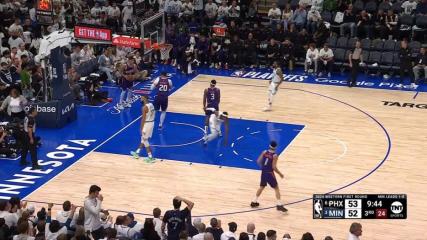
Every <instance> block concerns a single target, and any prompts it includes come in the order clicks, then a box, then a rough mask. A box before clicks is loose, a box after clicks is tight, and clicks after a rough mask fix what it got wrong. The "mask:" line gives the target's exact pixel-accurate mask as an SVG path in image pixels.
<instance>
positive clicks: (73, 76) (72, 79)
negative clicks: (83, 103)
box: [68, 67, 81, 101]
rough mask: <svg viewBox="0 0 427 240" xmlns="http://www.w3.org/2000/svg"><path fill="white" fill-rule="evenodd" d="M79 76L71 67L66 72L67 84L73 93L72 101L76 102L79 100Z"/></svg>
mask: <svg viewBox="0 0 427 240" xmlns="http://www.w3.org/2000/svg"><path fill="white" fill-rule="evenodd" d="M79 80H80V75H79V74H78V73H77V71H76V69H75V68H74V67H71V68H70V69H69V70H68V82H69V85H70V89H71V92H72V93H73V96H74V99H75V100H76V101H80V100H81V96H80V90H81V87H80V85H79Z"/></svg>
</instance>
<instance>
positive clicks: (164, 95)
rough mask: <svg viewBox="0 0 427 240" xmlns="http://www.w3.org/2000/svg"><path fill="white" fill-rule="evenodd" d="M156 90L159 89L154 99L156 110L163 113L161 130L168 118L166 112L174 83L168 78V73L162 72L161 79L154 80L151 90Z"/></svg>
mask: <svg viewBox="0 0 427 240" xmlns="http://www.w3.org/2000/svg"><path fill="white" fill-rule="evenodd" d="M154 88H157V95H156V97H155V98H154V109H156V111H161V113H160V122H159V129H162V128H163V122H164V121H165V118H166V110H167V109H168V102H169V100H168V96H169V91H170V90H171V89H172V81H171V80H170V79H169V78H168V77H167V73H166V72H162V73H161V74H160V77H158V78H157V79H156V80H154V82H153V84H152V85H151V90H154Z"/></svg>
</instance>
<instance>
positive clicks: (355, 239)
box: [347, 222, 362, 240]
mask: <svg viewBox="0 0 427 240" xmlns="http://www.w3.org/2000/svg"><path fill="white" fill-rule="evenodd" d="M360 236H362V224H360V223H357V222H354V223H352V224H351V225H350V233H349V234H348V238H347V240H359V239H360V238H359V237H360Z"/></svg>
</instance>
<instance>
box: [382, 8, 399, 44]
mask: <svg viewBox="0 0 427 240" xmlns="http://www.w3.org/2000/svg"><path fill="white" fill-rule="evenodd" d="M398 22H399V18H398V16H397V14H395V13H394V12H393V10H391V9H389V10H388V11H387V15H386V18H385V23H386V26H387V32H386V35H388V36H389V39H392V38H397V37H398V36H399V26H398Z"/></svg>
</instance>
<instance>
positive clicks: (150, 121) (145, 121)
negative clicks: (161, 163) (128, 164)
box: [130, 96, 156, 162]
mask: <svg viewBox="0 0 427 240" xmlns="http://www.w3.org/2000/svg"><path fill="white" fill-rule="evenodd" d="M141 102H142V119H141V128H140V131H141V143H140V144H139V146H138V148H137V149H136V150H135V151H131V152H130V154H131V155H132V156H133V157H134V158H136V159H138V158H139V152H140V151H141V149H142V148H144V147H145V149H146V150H147V155H148V158H146V159H145V161H146V162H153V161H154V158H153V155H152V152H151V147H150V143H149V142H148V140H149V139H150V138H151V136H152V135H153V129H154V117H155V116H156V110H155V109H154V105H153V104H152V103H150V102H148V99H147V97H145V96H142V97H141Z"/></svg>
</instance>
